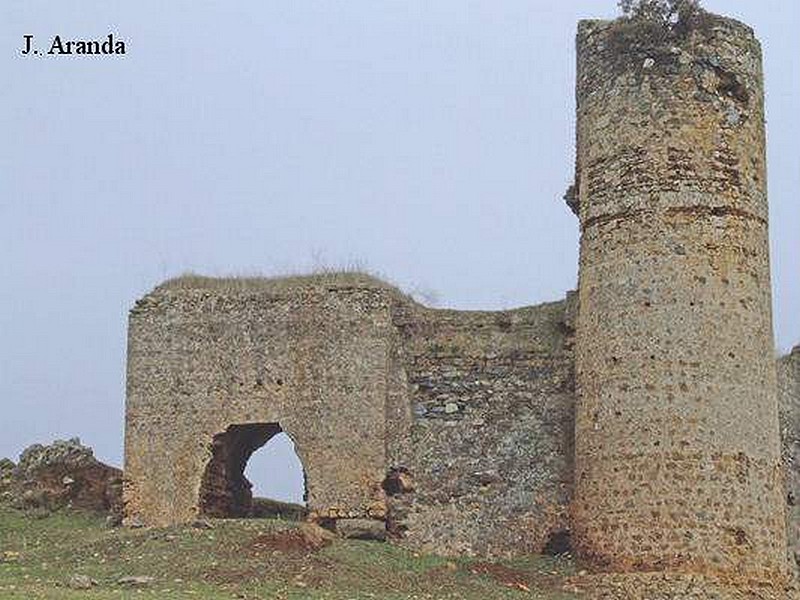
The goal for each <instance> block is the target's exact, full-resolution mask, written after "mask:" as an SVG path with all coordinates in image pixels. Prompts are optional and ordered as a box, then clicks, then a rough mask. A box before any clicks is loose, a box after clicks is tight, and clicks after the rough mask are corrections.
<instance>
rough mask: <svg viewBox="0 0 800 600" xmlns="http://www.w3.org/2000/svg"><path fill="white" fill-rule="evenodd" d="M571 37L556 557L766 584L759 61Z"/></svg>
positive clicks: (627, 33) (668, 40)
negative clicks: (568, 298)
mask: <svg viewBox="0 0 800 600" xmlns="http://www.w3.org/2000/svg"><path fill="white" fill-rule="evenodd" d="M652 34H653V30H652V29H651V30H647V28H646V24H643V23H641V22H637V21H636V20H618V21H614V22H601V21H584V22H581V23H580V25H579V31H578V80H577V102H578V124H577V143H578V148H577V181H576V187H577V189H576V198H575V201H576V204H577V206H576V207H575V208H576V211H577V212H578V214H579V218H580V226H581V253H580V281H579V299H580V312H579V316H578V321H577V338H576V375H577V385H578V409H577V422H576V474H575V477H576V481H575V484H576V490H575V501H574V510H573V518H574V528H575V541H576V546H577V549H578V551H579V552H581V553H582V554H583V555H584V556H587V557H590V558H592V559H593V560H594V561H595V563H596V564H598V565H600V566H602V567H605V569H607V570H608V571H611V572H627V571H634V572H646V571H648V572H652V571H662V572H674V573H691V574H701V575H706V576H711V577H713V578H716V579H721V580H724V581H726V582H727V581H731V582H742V583H743V582H751V583H759V582H761V583H768V584H775V583H778V582H781V581H783V579H784V577H785V573H786V560H785V552H786V536H785V530H784V500H783V488H782V471H781V467H780V449H779V431H778V415H777V406H776V383H775V361H774V346H773V336H772V317H771V303H770V270H769V255H768V253H769V244H768V235H767V196H766V168H765V141H764V103H763V88H762V86H763V83H762V71H761V50H760V46H759V43H758V41H757V40H756V39H755V37H754V35H753V32H752V30H751V29H750V28H749V27H747V26H745V25H743V24H741V23H739V22H736V21H733V20H730V19H725V18H722V17H718V16H715V15H710V14H707V13H701V14H700V15H699V16H698V18H697V22H696V23H693V24H692V25H691V26H690V27H689V28H688V29H685V28H681V27H680V26H678V27H676V28H675V29H673V30H672V31H670V32H669V33H665V34H664V36H663V37H659V36H653V35H652Z"/></svg>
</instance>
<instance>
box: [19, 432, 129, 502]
mask: <svg viewBox="0 0 800 600" xmlns="http://www.w3.org/2000/svg"><path fill="white" fill-rule="evenodd" d="M7 466H8V465H7ZM7 481H8V494H9V496H10V498H11V501H12V503H13V504H14V505H15V506H17V507H19V508H26V509H32V508H36V509H45V510H55V509H58V508H62V507H70V508H80V509H84V510H91V511H98V512H110V513H112V514H121V511H122V472H121V471H120V470H119V469H117V468H114V467H111V466H108V465H106V464H103V463H101V462H100V461H98V460H97V459H96V458H95V457H94V454H93V452H92V449H91V448H89V447H87V446H84V445H82V444H81V443H80V440H78V439H77V438H73V439H71V440H56V441H55V442H53V443H52V444H50V445H47V446H45V445H41V444H34V445H32V446H29V447H28V448H26V449H25V450H24V451H23V452H22V454H21V455H20V457H19V463H18V464H17V465H16V466H15V467H14V468H13V470H12V471H11V476H10V478H8V479H7Z"/></svg>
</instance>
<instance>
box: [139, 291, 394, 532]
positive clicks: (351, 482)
mask: <svg viewBox="0 0 800 600" xmlns="http://www.w3.org/2000/svg"><path fill="white" fill-rule="evenodd" d="M389 297H390V293H389V292H387V291H386V289H384V288H381V287H370V286H349V285H347V284H346V283H345V284H338V285H333V284H332V285H326V284H325V283H324V282H323V283H320V284H319V285H305V286H300V287H299V288H297V289H291V290H286V289H282V288H276V287H275V286H273V285H260V284H259V283H258V282H250V283H248V282H240V283H239V284H238V287H237V285H233V286H231V287H226V285H224V284H221V283H219V282H216V283H215V282H214V281H213V280H200V281H197V282H194V283H191V282H190V284H187V285H166V286H161V287H160V288H157V289H156V290H155V291H154V292H153V293H151V294H149V295H148V296H146V297H145V298H143V299H142V300H140V301H139V302H138V303H137V304H136V307H135V308H134V309H133V310H132V311H131V315H130V324H129V345H128V374H127V405H126V430H125V488H124V499H125V503H126V507H125V510H126V517H127V519H128V521H129V522H132V521H134V520H137V519H138V520H141V521H142V522H145V523H148V524H171V523H176V522H185V521H188V520H191V519H192V518H194V517H195V516H196V515H197V514H198V504H199V495H200V486H201V481H202V478H203V474H204V471H205V468H206V466H207V464H208V462H209V460H210V459H211V456H212V441H213V439H214V436H215V435H218V434H222V433H224V432H225V431H226V429H227V428H228V427H229V426H231V425H236V424H247V423H279V424H280V426H281V428H282V429H283V431H285V432H287V433H288V434H289V435H290V437H291V438H292V439H293V440H294V442H295V446H296V450H297V453H298V456H299V457H300V459H301V461H302V463H303V465H304V467H305V471H306V478H307V493H308V503H309V507H310V508H311V509H312V510H314V511H317V513H318V514H319V515H320V516H321V517H328V516H332V517H365V516H369V515H370V514H371V513H375V514H378V515H382V514H383V513H384V512H385V508H384V506H383V492H382V490H381V481H382V480H383V477H384V473H385V467H386V452H385V437H386V418H385V410H386V397H387V382H389V381H390V375H389V374H390V372H391V370H392V365H391V353H392V345H393V335H394V333H395V330H394V328H393V327H392V325H391V313H390V310H389Z"/></svg>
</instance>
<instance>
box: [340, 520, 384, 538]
mask: <svg viewBox="0 0 800 600" xmlns="http://www.w3.org/2000/svg"><path fill="white" fill-rule="evenodd" d="M336 533H338V534H339V535H340V536H341V537H343V538H347V539H351V540H378V541H383V540H385V539H386V523H384V522H383V521H376V520H375V519H339V520H338V521H336Z"/></svg>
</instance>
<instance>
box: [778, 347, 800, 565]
mask: <svg viewBox="0 0 800 600" xmlns="http://www.w3.org/2000/svg"><path fill="white" fill-rule="evenodd" d="M778 406H779V408H780V422H781V438H782V441H783V447H782V457H783V465H784V469H785V473H786V504H787V512H786V518H787V521H786V523H787V534H788V538H789V550H790V553H791V555H792V557H791V558H792V562H793V563H794V564H800V346H797V347H795V348H794V350H793V351H792V352H791V354H788V355H787V356H784V357H782V358H781V359H779V360H778Z"/></svg>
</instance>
